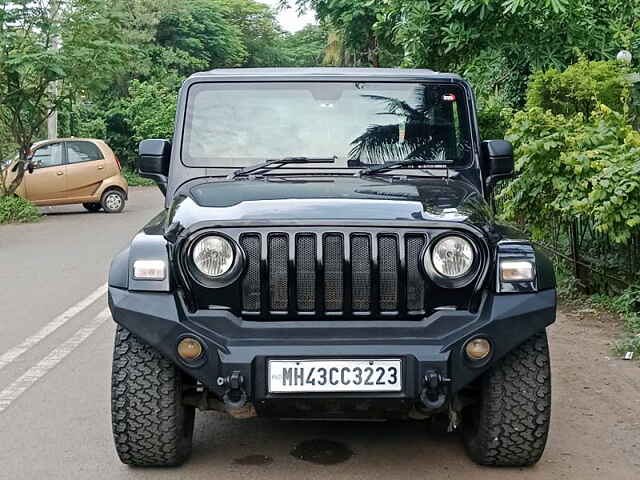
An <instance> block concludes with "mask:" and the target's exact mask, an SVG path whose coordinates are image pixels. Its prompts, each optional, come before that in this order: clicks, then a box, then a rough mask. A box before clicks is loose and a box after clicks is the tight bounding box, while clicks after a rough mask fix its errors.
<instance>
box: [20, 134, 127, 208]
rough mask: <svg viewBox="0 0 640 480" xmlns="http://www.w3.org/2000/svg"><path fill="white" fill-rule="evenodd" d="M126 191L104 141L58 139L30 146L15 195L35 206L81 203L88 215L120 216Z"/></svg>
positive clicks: (124, 182)
mask: <svg viewBox="0 0 640 480" xmlns="http://www.w3.org/2000/svg"><path fill="white" fill-rule="evenodd" d="M16 161H17V159H16V160H14V161H13V163H14V164H15V162H16ZM10 168H13V167H10ZM128 191H129V185H128V184H127V181H126V179H125V178H124V176H123V175H122V168H121V166H120V162H119V161H118V158H117V157H116V155H115V154H114V153H113V151H112V150H111V148H109V146H108V145H107V144H106V143H105V142H103V141H102V140H96V139H91V138H61V139H54V140H46V141H43V142H38V143H36V144H34V146H33V147H32V151H31V156H30V161H29V164H28V165H27V172H26V173H25V176H24V180H23V181H22V183H21V184H20V186H19V187H18V190H17V191H16V194H17V195H19V196H21V197H23V198H26V199H27V200H30V201H31V202H33V203H34V204H35V205H38V206H44V205H68V204H76V203H81V204H82V205H83V206H84V208H86V209H87V210H89V211H90V212H98V211H99V210H101V209H102V210H104V211H105V212H107V213H120V212H122V210H123V209H124V206H125V202H126V200H127V198H128Z"/></svg>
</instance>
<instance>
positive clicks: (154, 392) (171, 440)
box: [111, 327, 195, 467]
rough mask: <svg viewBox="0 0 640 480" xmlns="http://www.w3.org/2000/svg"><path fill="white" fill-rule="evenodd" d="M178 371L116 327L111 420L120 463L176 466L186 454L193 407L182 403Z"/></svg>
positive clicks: (190, 431) (145, 465)
mask: <svg viewBox="0 0 640 480" xmlns="http://www.w3.org/2000/svg"><path fill="white" fill-rule="evenodd" d="M182 386H183V379H182V374H181V372H180V371H179V370H178V369H177V368H176V367H175V366H174V365H173V364H172V363H171V362H169V361H168V360H167V359H166V358H164V357H163V356H162V355H161V354H160V353H159V352H158V351H157V350H155V349H154V348H152V347H150V346H148V345H145V344H143V343H141V342H140V341H138V339H137V338H135V337H134V336H133V335H132V334H131V332H129V331H128V330H126V329H124V328H122V327H118V329H117V331H116V338H115V345H114V351H113V371H112V377H111V420H112V427H113V437H114V440H115V444H116V451H117V452H118V456H119V457H120V460H121V461H122V462H123V463H126V464H128V465H134V466H141V467H151V466H176V465H180V464H182V463H184V461H185V460H186V459H187V458H188V457H189V455H190V454H191V445H192V437H193V423H194V416H195V409H194V408H193V407H188V406H185V405H184V403H183V400H182Z"/></svg>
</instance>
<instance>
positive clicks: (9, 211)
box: [0, 196, 41, 224]
mask: <svg viewBox="0 0 640 480" xmlns="http://www.w3.org/2000/svg"><path fill="white" fill-rule="evenodd" d="M40 217H41V215H40V212H39V211H38V209H37V208H36V207H35V206H34V205H33V203H31V202H30V201H28V200H25V199H24V198H21V197H16V196H0V224H2V223H28V222H37V221H38V220H39V219H40Z"/></svg>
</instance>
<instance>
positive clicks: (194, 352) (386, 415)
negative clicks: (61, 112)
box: [109, 68, 556, 466]
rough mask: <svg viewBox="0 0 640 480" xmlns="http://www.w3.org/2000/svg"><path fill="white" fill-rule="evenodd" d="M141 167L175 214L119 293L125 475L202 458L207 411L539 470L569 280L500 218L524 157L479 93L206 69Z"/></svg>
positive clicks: (336, 75) (125, 255)
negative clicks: (561, 288) (414, 433)
mask: <svg viewBox="0 0 640 480" xmlns="http://www.w3.org/2000/svg"><path fill="white" fill-rule="evenodd" d="M138 167H139V170H140V173H141V174H142V175H143V176H146V177H148V178H152V179H154V180H155V181H156V182H157V183H158V185H159V187H160V188H161V190H162V191H163V193H164V194H165V197H166V200H165V209H164V210H163V211H162V213H160V214H159V215H158V216H157V217H155V218H154V219H153V220H151V222H149V224H148V225H146V226H145V227H144V228H143V229H142V231H141V232H140V233H139V234H138V235H137V236H136V237H135V238H134V240H133V241H132V243H131V245H130V246H129V248H127V249H126V250H125V251H123V252H122V253H120V254H119V255H118V256H117V257H116V258H115V260H114V261H113V264H112V266H111V272H110V275H109V305H110V308H111V312H112V314H113V319H114V320H115V321H116V323H117V324H118V329H117V333H116V339H115V350H114V358H113V378H112V381H113V386H112V416H113V433H114V437H115V443H116V448H117V451H118V454H119V456H120V459H121V460H122V461H123V462H125V463H128V464H131V465H176V464H180V463H182V462H183V461H185V459H186V458H187V457H188V455H189V453H190V451H191V444H192V440H191V439H192V434H193V425H194V414H195V409H200V410H218V411H223V412H227V413H229V414H231V415H233V416H236V417H251V416H255V415H259V416H269V417H276V418H298V419H329V418H331V419H335V418H344V419H371V418H375V419H391V418H406V419H417V420H420V419H429V418H437V417H440V418H442V417H444V418H445V419H446V422H447V423H448V425H449V427H450V429H451V430H454V429H458V428H460V430H461V431H462V437H463V440H464V443H465V446H466V449H467V451H468V453H469V455H470V456H471V458H472V459H473V460H475V461H476V462H478V463H481V464H485V465H513V466H522V465H530V464H533V463H535V462H536V461H538V459H539V458H540V456H541V455H542V452H543V450H544V446H545V443H546V439H547V432H548V428H549V416H550V402H551V379H550V370H549V351H548V345H547V337H546V333H545V328H546V327H547V326H548V325H549V324H551V323H552V322H553V321H554V319H555V310H556V292H555V277H554V273H553V268H552V265H551V264H550V262H549V261H548V260H547V259H546V258H545V257H544V256H543V255H542V254H541V253H540V252H539V251H537V250H536V249H535V248H534V247H533V246H532V244H531V243H530V242H529V241H527V240H526V239H523V238H521V237H519V236H518V235H517V234H516V233H515V232H513V231H511V230H509V229H507V228H505V227H502V226H500V225H497V224H496V223H495V221H494V216H493V213H492V209H491V208H490V207H489V203H488V202H487V199H488V198H489V196H490V194H491V190H492V189H493V188H494V186H495V184H496V182H497V181H498V180H500V179H504V178H508V177H510V176H511V175H512V171H513V155H512V148H511V145H510V144H509V143H508V142H505V141H503V140H491V141H484V142H481V141H480V133H479V132H478V125H477V122H476V116H475V104H474V97H473V93H472V90H471V88H470V87H469V85H468V84H467V83H465V82H464V81H463V80H462V79H461V78H460V77H458V76H456V75H451V74H441V73H434V72H432V71H429V70H396V69H394V70H386V69H337V68H336V69H264V70H263V69H244V70H215V71H211V72H206V73H199V74H196V75H193V76H192V77H191V78H189V79H188V80H186V81H185V83H184V85H183V87H182V89H181V91H180V94H179V101H178V109H177V116H176V126H175V134H174V137H173V140H172V141H171V142H169V141H167V140H157V139H152V140H145V141H143V142H142V143H141V144H140V150H139V165H138Z"/></svg>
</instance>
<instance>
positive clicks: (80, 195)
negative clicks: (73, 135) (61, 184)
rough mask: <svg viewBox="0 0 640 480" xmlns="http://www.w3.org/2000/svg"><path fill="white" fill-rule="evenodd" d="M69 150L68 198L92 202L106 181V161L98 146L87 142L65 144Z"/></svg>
mask: <svg viewBox="0 0 640 480" xmlns="http://www.w3.org/2000/svg"><path fill="white" fill-rule="evenodd" d="M65 144H66V148H67V196H68V199H69V200H70V201H72V200H73V201H83V202H84V201H92V200H93V195H94V194H95V192H96V191H97V190H98V188H99V187H100V183H101V182H102V181H103V180H104V179H105V171H106V169H105V160H104V155H103V154H102V151H101V150H100V149H99V148H98V146H97V145H96V144H95V143H93V142H90V141H87V140H71V141H67V142H65Z"/></svg>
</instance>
